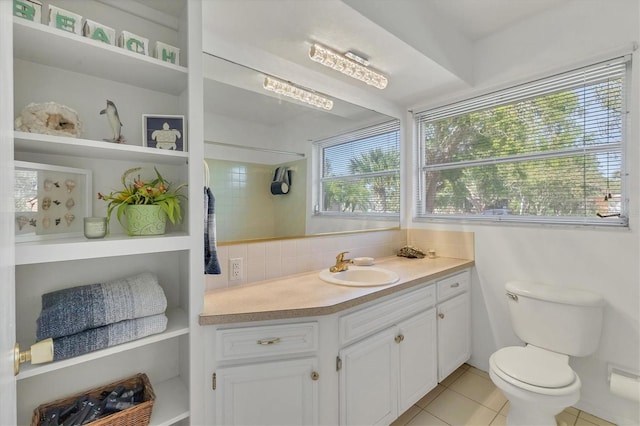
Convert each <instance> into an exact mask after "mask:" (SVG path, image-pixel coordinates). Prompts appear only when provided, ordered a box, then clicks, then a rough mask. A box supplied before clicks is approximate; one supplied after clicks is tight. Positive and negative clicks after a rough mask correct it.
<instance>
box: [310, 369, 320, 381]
mask: <svg viewBox="0 0 640 426" xmlns="http://www.w3.org/2000/svg"><path fill="white" fill-rule="evenodd" d="M319 378H320V374H318V372H316V371H314V372H312V373H311V380H318V379H319Z"/></svg>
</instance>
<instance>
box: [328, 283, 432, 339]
mask: <svg viewBox="0 0 640 426" xmlns="http://www.w3.org/2000/svg"><path fill="white" fill-rule="evenodd" d="M435 301H436V290H435V287H434V286H433V285H428V286H426V287H423V288H421V289H419V290H414V291H411V292H409V293H405V294H403V295H400V296H396V297H392V298H391V299H390V300H387V301H385V302H381V303H378V304H375V305H373V306H369V307H368V308H365V309H362V310H360V311H357V312H353V313H351V314H347V315H345V316H343V317H342V318H340V343H341V344H343V345H344V344H347V343H351V342H353V341H355V340H358V339H360V338H361V337H364V336H366V335H368V334H370V333H373V332H375V331H377V330H381V329H383V328H385V327H389V326H390V325H393V324H395V323H396V322H397V321H400V320H402V319H404V318H407V317H409V316H411V315H414V314H416V313H418V312H420V311H423V310H425V309H427V308H429V307H431V306H433V305H434V304H435Z"/></svg>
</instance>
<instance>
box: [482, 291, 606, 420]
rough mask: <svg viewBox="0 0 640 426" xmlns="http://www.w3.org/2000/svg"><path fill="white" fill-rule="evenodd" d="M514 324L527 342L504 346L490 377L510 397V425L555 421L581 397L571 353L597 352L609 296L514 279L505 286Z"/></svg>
mask: <svg viewBox="0 0 640 426" xmlns="http://www.w3.org/2000/svg"><path fill="white" fill-rule="evenodd" d="M505 288H506V290H507V296H508V306H509V314H510V317H511V324H512V326H513V330H514V332H515V333H516V335H517V336H518V337H519V338H520V339H521V340H522V341H523V342H525V346H509V347H506V348H502V349H499V350H498V351H496V352H495V353H493V355H491V357H490V358H489V376H490V377H491V380H492V381H493V383H494V384H495V385H496V386H497V387H498V388H499V389H500V390H502V392H503V393H504V396H505V397H506V398H507V399H508V400H509V414H508V416H507V425H509V426H516V425H518V426H525V425H526V426H555V425H556V420H555V416H556V415H557V414H559V413H561V412H562V411H563V410H564V409H565V408H567V407H570V406H571V405H574V404H575V403H576V402H578V400H579V399H580V387H581V382H580V378H579V377H578V375H577V374H576V373H575V372H574V371H573V370H572V369H571V367H570V366H569V357H570V356H588V355H590V354H592V353H593V352H595V350H596V349H597V347H598V343H599V340H600V333H601V330H602V314H603V312H602V311H603V305H604V299H603V298H602V296H600V295H598V294H595V293H591V292H588V291H584V290H577V289H569V288H564V287H558V286H550V285H545V284H538V283H531V282H522V281H513V282H509V283H507V284H506V286H505Z"/></svg>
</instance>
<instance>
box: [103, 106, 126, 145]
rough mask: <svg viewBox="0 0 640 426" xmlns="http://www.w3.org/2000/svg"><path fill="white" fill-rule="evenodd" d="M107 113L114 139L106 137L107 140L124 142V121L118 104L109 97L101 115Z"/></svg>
mask: <svg viewBox="0 0 640 426" xmlns="http://www.w3.org/2000/svg"><path fill="white" fill-rule="evenodd" d="M102 114H106V115H107V120H109V126H110V127H111V131H112V132H113V139H104V140H105V141H107V142H116V143H124V141H125V140H124V136H122V133H121V131H122V122H121V121H120V117H119V116H118V109H117V108H116V104H114V103H113V102H111V101H110V100H108V99H107V107H106V108H105V109H103V110H102V111H100V115H102Z"/></svg>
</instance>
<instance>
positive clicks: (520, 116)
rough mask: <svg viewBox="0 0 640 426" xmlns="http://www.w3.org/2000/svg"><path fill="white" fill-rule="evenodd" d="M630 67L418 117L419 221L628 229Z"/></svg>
mask: <svg viewBox="0 0 640 426" xmlns="http://www.w3.org/2000/svg"><path fill="white" fill-rule="evenodd" d="M629 60H630V58H629V57H621V58H616V59H614V60H610V61H606V62H602V63H598V64H594V65H592V66H589V67H585V68H581V69H577V70H574V71H570V72H567V73H563V74H559V75H556V76H552V77H549V78H545V79H540V80H536V81H533V82H530V83H527V84H522V85H518V86H515V87H512V88H509V89H506V90H502V91H499V92H494V93H490V94H487V95H484V96H479V97H475V98H472V99H469V100H465V101H461V102H457V103H454V104H450V105H446V106H443V107H440V108H436V109H432V110H428V111H423V112H419V113H417V114H416V115H415V121H416V125H417V134H418V135H419V136H418V137H419V138H420V139H419V143H418V144H417V145H418V150H419V152H418V155H417V158H418V161H419V170H420V172H419V176H418V177H417V181H418V185H417V193H416V195H415V200H416V212H417V217H464V218H471V219H474V218H475V219H484V220H487V219H488V218H489V217H490V218H491V219H492V220H513V221H523V220H524V221H534V222H558V223H573V222H575V223H593V224H618V225H619V224H626V217H625V216H626V193H625V182H624V178H625V175H624V170H623V165H624V158H623V154H624V136H625V122H624V121H625V120H624V119H625V116H626V105H625V79H626V75H627V72H628V71H627V69H628V67H629Z"/></svg>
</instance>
